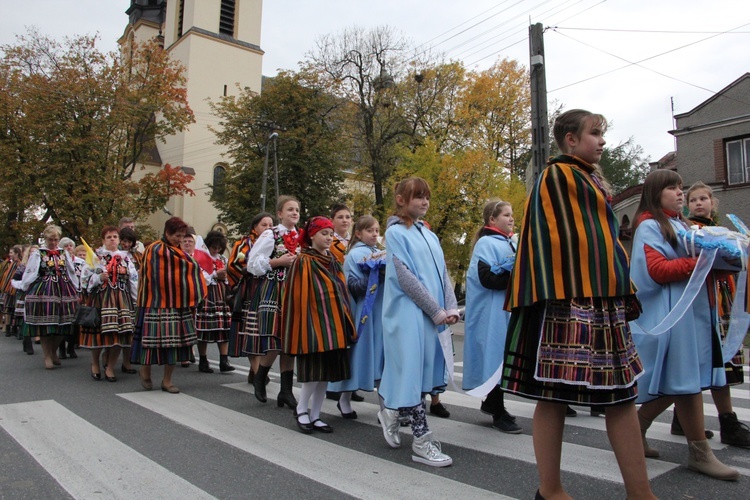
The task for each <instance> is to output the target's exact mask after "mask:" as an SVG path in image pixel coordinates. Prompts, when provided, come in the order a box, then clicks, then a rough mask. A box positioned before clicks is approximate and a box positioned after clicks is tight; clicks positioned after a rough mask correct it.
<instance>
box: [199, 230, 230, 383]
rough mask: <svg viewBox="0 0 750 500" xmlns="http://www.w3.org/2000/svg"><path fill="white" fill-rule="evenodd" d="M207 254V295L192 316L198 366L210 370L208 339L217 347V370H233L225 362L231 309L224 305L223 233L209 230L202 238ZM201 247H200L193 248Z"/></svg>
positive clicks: (204, 272) (225, 246) (225, 285)
mask: <svg viewBox="0 0 750 500" xmlns="http://www.w3.org/2000/svg"><path fill="white" fill-rule="evenodd" d="M204 244H205V246H206V247H207V248H208V251H209V254H210V255H211V266H212V268H213V269H212V270H211V272H210V273H209V272H208V271H207V270H205V269H204V270H203V278H204V279H205V280H206V284H207V285H208V295H207V296H206V300H204V301H203V302H202V303H201V305H200V306H199V307H198V311H197V312H196V316H195V329H196V331H197V332H198V355H199V357H200V360H199V362H198V370H199V371H201V372H203V373H213V372H214V371H213V369H212V368H211V367H210V366H209V365H208V357H207V356H206V351H207V349H208V343H209V342H211V343H216V345H217V346H218V347H219V360H220V361H219V370H221V371H222V372H231V371H234V366H232V365H230V364H229V360H228V359H227V349H228V348H229V344H228V342H229V325H230V322H231V321H232V312H231V311H230V310H229V306H228V305H227V289H228V281H227V259H226V257H224V256H223V255H222V254H223V253H224V252H225V251H226V249H227V237H226V236H224V234H222V233H220V232H219V231H209V233H208V234H207V235H206V239H205V240H204ZM199 251H201V250H200V249H199V250H197V251H196V252H199Z"/></svg>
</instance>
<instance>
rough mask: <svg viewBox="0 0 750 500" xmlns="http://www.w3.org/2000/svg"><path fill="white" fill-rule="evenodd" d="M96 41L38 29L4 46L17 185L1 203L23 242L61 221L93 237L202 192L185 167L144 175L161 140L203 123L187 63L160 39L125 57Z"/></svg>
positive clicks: (8, 159) (4, 140) (3, 141)
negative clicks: (189, 87)
mask: <svg viewBox="0 0 750 500" xmlns="http://www.w3.org/2000/svg"><path fill="white" fill-rule="evenodd" d="M96 42H97V39H96V38H95V37H88V36H79V37H74V38H70V39H66V40H65V42H64V43H63V44H60V43H58V42H55V41H53V40H51V39H49V38H47V37H44V36H42V35H40V34H39V33H37V32H36V31H33V30H32V31H29V32H28V33H27V34H26V35H24V36H20V37H18V43H17V44H16V45H14V46H4V47H2V52H3V58H2V63H1V65H0V86H2V88H0V95H2V98H0V120H2V123H3V127H2V129H0V164H2V166H3V168H4V171H5V172H7V175H6V180H8V181H9V182H6V183H5V185H4V186H3V189H2V190H0V209H1V210H3V212H4V217H3V220H2V223H3V224H4V226H5V227H4V230H5V231H4V233H5V234H9V235H10V236H11V237H13V238H22V237H23V236H24V235H28V234H38V229H39V226H40V225H43V224H45V223H48V222H54V223H56V224H59V225H60V226H62V228H63V232H64V233H65V234H66V235H69V236H73V237H79V236H84V237H88V238H91V239H92V241H93V240H94V238H92V236H94V235H96V234H98V233H99V230H100V229H101V226H102V225H104V224H107V223H116V222H117V220H119V218H120V217H122V216H131V217H137V218H141V217H145V216H147V215H149V214H151V213H153V212H154V211H156V210H157V209H159V208H161V207H162V206H163V205H164V202H165V201H166V200H167V199H168V198H169V196H170V195H183V194H193V193H192V191H191V190H190V189H189V188H188V187H187V183H188V182H190V180H191V179H192V178H191V177H190V176H187V175H185V174H183V173H182V171H181V170H180V169H179V168H176V167H175V168H171V167H166V168H164V169H162V170H161V171H159V172H158V173H149V174H146V175H142V173H141V172H139V169H143V167H139V165H141V164H142V162H144V161H146V160H148V159H149V157H148V153H147V151H149V149H151V148H153V147H154V145H155V142H156V141H157V140H160V139H163V138H164V137H165V136H168V135H171V134H174V133H175V132H177V131H181V130H183V129H184V128H185V127H187V126H188V124H190V123H192V122H193V121H194V119H193V113H192V111H191V110H190V108H189V106H188V104H187V96H186V91H185V89H184V83H185V77H184V75H183V68H182V67H181V66H180V65H179V64H178V63H176V62H174V61H171V60H170V59H169V57H168V55H167V53H166V52H165V51H164V50H163V49H162V48H161V47H160V46H159V45H158V44H157V43H156V41H152V42H147V43H144V44H141V45H138V44H135V43H134V44H133V46H132V47H130V51H129V52H128V53H127V54H126V55H124V56H123V55H118V54H103V53H102V52H100V51H99V50H97V48H96ZM17 241H19V240H18V239H16V242H17Z"/></svg>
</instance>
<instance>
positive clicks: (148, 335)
mask: <svg viewBox="0 0 750 500" xmlns="http://www.w3.org/2000/svg"><path fill="white" fill-rule="evenodd" d="M197 340H198V339H197V337H196V333H195V310H194V309H193V308H187V307H186V308H182V309H174V308H166V309H159V308H154V307H142V308H138V310H137V312H136V322H135V334H134V336H133V348H132V351H131V356H130V361H131V362H132V363H135V364H139V365H174V364H177V363H181V362H183V361H189V360H190V353H191V351H192V346H193V345H195V343H196V342H197Z"/></svg>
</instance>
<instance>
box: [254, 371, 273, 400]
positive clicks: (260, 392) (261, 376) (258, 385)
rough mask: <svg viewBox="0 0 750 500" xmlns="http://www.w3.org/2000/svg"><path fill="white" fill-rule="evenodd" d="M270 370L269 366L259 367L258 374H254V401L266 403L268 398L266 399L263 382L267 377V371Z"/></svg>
mask: <svg viewBox="0 0 750 500" xmlns="http://www.w3.org/2000/svg"><path fill="white" fill-rule="evenodd" d="M270 369H271V367H270V366H263V365H259V366H258V373H256V374H255V378H254V379H253V387H254V388H255V399H257V400H258V401H260V402H261V403H265V402H266V401H268V398H267V397H266V384H264V383H263V381H264V380H266V375H268V371H269V370H270Z"/></svg>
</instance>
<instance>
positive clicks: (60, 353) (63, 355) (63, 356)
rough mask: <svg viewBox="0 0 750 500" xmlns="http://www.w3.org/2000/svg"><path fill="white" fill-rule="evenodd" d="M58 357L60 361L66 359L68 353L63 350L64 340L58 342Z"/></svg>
mask: <svg viewBox="0 0 750 500" xmlns="http://www.w3.org/2000/svg"><path fill="white" fill-rule="evenodd" d="M57 352H58V357H59V358H60V359H68V352H67V351H66V350H65V339H64V338H63V341H62V342H60V346H59V347H58V348H57Z"/></svg>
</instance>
